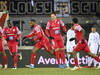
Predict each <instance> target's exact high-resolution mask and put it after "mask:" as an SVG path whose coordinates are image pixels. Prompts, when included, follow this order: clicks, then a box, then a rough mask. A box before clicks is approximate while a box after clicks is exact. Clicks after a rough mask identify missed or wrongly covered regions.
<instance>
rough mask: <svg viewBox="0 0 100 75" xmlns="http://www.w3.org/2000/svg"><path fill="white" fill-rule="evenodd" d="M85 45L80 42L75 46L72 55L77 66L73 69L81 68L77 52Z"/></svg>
mask: <svg viewBox="0 0 100 75" xmlns="http://www.w3.org/2000/svg"><path fill="white" fill-rule="evenodd" d="M82 48H83V46H82V44H81V43H80V42H78V44H77V45H76V46H75V47H74V50H73V52H72V55H73V57H74V62H75V67H74V68H73V69H71V70H77V69H80V68H79V64H78V59H77V53H78V52H80V50H82Z"/></svg>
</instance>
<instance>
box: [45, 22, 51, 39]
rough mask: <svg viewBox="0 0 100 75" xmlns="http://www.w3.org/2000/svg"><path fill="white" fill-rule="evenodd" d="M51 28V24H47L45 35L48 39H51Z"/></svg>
mask: <svg viewBox="0 0 100 75" xmlns="http://www.w3.org/2000/svg"><path fill="white" fill-rule="evenodd" d="M49 28H50V23H49V22H48V23H47V26H46V29H45V33H46V35H47V36H48V37H50V33H49Z"/></svg>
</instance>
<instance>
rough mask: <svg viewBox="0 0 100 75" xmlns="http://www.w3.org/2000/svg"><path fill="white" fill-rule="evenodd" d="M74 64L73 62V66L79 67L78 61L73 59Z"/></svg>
mask: <svg viewBox="0 0 100 75" xmlns="http://www.w3.org/2000/svg"><path fill="white" fill-rule="evenodd" d="M74 62H75V66H77V67H79V65H78V59H75V58H74Z"/></svg>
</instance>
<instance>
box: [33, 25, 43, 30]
mask: <svg viewBox="0 0 100 75" xmlns="http://www.w3.org/2000/svg"><path fill="white" fill-rule="evenodd" d="M33 29H35V30H37V29H41V26H40V25H38V24H36V25H35V27H34V28H33Z"/></svg>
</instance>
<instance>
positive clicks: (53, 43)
mask: <svg viewBox="0 0 100 75" xmlns="http://www.w3.org/2000/svg"><path fill="white" fill-rule="evenodd" d="M51 42H52V45H53V47H54V48H55V55H56V59H57V62H58V65H59V64H61V63H60V55H59V47H58V44H57V41H56V40H51Z"/></svg>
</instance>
